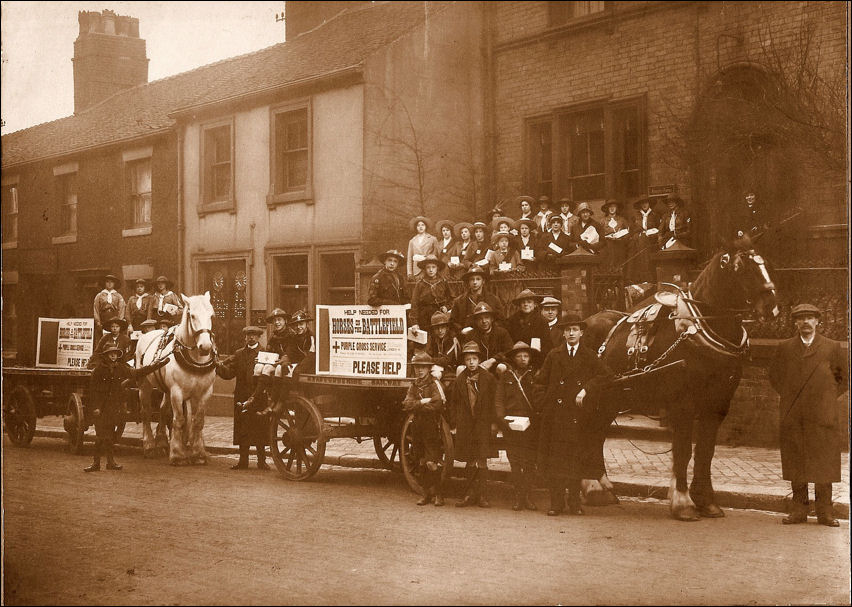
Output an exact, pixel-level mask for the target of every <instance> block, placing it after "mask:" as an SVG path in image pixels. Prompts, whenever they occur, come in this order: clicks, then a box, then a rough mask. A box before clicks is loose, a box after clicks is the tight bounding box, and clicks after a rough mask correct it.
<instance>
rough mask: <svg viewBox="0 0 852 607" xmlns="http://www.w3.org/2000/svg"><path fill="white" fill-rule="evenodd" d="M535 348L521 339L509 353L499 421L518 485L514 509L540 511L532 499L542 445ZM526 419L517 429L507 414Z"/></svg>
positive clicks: (498, 403)
mask: <svg viewBox="0 0 852 607" xmlns="http://www.w3.org/2000/svg"><path fill="white" fill-rule="evenodd" d="M532 355H533V350H532V348H530V346H529V345H528V344H527V343H525V342H523V341H518V342H516V343H515V345H514V346H513V347H512V349H511V350H509V351H508V352H507V353H506V360H507V362H508V367H507V368H506V370H505V371H504V372H503V373H501V374H500V376H499V377H498V378H497V393H496V396H495V410H496V414H497V424H498V425H499V426H500V427H501V428H502V430H503V438H504V439H505V440H506V457H507V458H508V459H509V464H510V465H511V470H512V484H513V485H514V486H515V500H514V502H513V503H512V510H515V511H518V510H522V509H524V508H526V509H528V510H536V509H537V507H536V505H535V503H533V501H532V500H531V499H530V490H531V489H532V487H533V478H534V475H535V458H536V446H537V444H538V419H537V418H538V416H539V414H540V411H539V398H538V394H537V389H536V387H535V385H534V384H533V368H532V365H531V364H530V363H531V360H532ZM507 415H508V416H513V417H519V418H526V419H527V420H528V422H529V426H528V427H527V428H526V429H523V430H522V429H513V428H512V427H511V426H510V422H509V421H508V420H507V419H506V416H507Z"/></svg>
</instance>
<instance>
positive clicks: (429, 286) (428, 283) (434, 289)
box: [411, 255, 453, 328]
mask: <svg viewBox="0 0 852 607" xmlns="http://www.w3.org/2000/svg"><path fill="white" fill-rule="evenodd" d="M417 266H418V267H419V268H420V269H421V270H422V272H421V273H420V278H419V279H418V280H417V284H416V285H414V293H413V294H412V296H411V318H412V322H413V327H417V328H421V327H428V326H429V322H430V319H431V318H432V314H434V313H435V312H436V311H438V310H440V311H441V312H446V311H447V310H448V309H449V308H448V306H449V305H450V304H451V303H452V301H453V294H452V292H451V291H450V283H449V282H447V279H446V278H444V277H443V276H442V275H441V274H440V271H441V270H443V269H444V267H445V266H444V262H443V261H441V260H440V259H438V258H437V257H435V256H434V255H427V256H426V258H425V259H422V260H420V261H418V262H417Z"/></svg>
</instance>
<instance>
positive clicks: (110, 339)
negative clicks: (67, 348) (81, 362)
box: [86, 316, 134, 369]
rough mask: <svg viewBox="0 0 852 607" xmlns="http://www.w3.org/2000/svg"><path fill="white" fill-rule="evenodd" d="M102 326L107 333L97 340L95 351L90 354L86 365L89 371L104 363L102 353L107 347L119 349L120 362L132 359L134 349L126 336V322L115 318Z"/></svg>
mask: <svg viewBox="0 0 852 607" xmlns="http://www.w3.org/2000/svg"><path fill="white" fill-rule="evenodd" d="M104 326H105V327H106V328H107V330H108V331H109V333H107V334H106V335H104V336H103V337H101V338H100V339H99V340H98V345H97V346H95V351H94V352H92V357H91V358H90V359H89V364H88V365H86V367H87V368H89V369H94V368H95V367H96V366H97V365H99V364H101V363H103V362H105V361H104V357H103V353H104V351H105V350H106V348H107V347H116V348H119V349H120V350H121V352H122V354H121V357H120V358H121V361H122V362H126V361H128V360H130V359H131V358H133V354H134V349H133V347H132V346H133V344H132V343H131V341H130V337H128V336H127V321H126V320H124V319H123V318H119V317H117V316H116V317H114V318H110V319H109V320H107V321H105V323H104Z"/></svg>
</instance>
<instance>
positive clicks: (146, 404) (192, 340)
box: [136, 291, 217, 466]
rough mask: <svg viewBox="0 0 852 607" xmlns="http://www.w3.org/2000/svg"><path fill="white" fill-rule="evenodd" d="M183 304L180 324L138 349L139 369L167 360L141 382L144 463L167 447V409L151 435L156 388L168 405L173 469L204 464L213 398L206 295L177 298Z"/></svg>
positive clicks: (149, 336)
mask: <svg viewBox="0 0 852 607" xmlns="http://www.w3.org/2000/svg"><path fill="white" fill-rule="evenodd" d="M181 299H182V300H183V303H184V308H183V313H182V316H181V320H180V323H178V324H177V325H175V326H174V327H170V328H169V329H168V330H167V331H163V330H156V331H151V332H150V333H146V334H144V335H142V336H141V337H140V339H139V342H138V343H137V344H136V367H137V368H139V367H140V366H142V365H149V364H151V363H152V362H156V361H158V360H160V359H162V358H163V357H167V356H169V357H171V358H170V360H169V362H168V363H167V364H166V365H165V366H163V367H162V368H161V369H158V370H157V371H155V372H153V373H151V374H150V375H147V376H145V378H144V379H143V380H141V386H140V394H139V400H140V407H141V412H142V446H143V449H144V452H145V456H146V457H151V456H152V455H153V454H155V453H156V452H157V451H158V450H159V449H163V450H165V444H166V434H165V426H166V425H165V423H164V419H163V415H164V414H165V413H166V412H167V411H168V409H166V408H165V407H161V410H160V417H161V419H160V420H159V423H158V424H157V436H156V438H155V437H154V435H153V433H152V432H151V418H152V410H151V392H152V390H153V389H154V388H158V389H159V390H160V391H161V392H162V393H163V394H164V395H165V396H164V399H168V400H169V402H170V403H171V413H172V436H171V441H169V442H168V447H169V463H170V464H172V465H174V466H177V465H182V464H185V463H190V464H205V463H207V451H206V450H205V448H204V437H203V434H202V431H203V429H204V414H205V411H206V409H207V401H208V400H210V396H211V395H212V394H213V380H214V379H215V378H216V358H217V356H216V348H215V344H214V341H213V330H212V319H213V306H212V304H211V303H210V292H209V291H208V292H206V293H204V295H193V296H191V297H187V296H186V295H183V294H181ZM184 405H186V407H185V408H184ZM184 409H185V410H184ZM187 429H188V432H187ZM185 434H186V436H185Z"/></svg>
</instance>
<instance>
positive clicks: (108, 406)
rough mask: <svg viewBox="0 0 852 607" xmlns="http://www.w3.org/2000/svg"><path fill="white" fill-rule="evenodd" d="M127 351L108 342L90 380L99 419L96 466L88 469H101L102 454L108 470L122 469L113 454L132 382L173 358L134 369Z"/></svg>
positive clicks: (89, 404)
mask: <svg viewBox="0 0 852 607" xmlns="http://www.w3.org/2000/svg"><path fill="white" fill-rule="evenodd" d="M123 355H124V350H122V349H121V347H119V346H116V345H107V346H106V347H105V348H104V349H103V351H102V352H101V359H102V362H101V363H100V364H98V365H97V366H96V367H95V370H94V371H92V376H91V378H90V379H89V392H88V402H87V403H86V408H87V409H88V410H89V412H90V414H91V416H92V418H93V419H94V422H95V434H96V436H97V438H96V439H95V455H94V459H93V460H92V465H91V466H89V467H87V468H83V470H84V471H85V472H97V471H98V470H100V469H101V457H102V456H106V460H107V465H106V467H107V470H121V466H120V465H119V464H117V463H116V461H115V458H114V456H113V443H115V427H116V426H117V425H118V424H119V423H121V422H122V421H123V420H124V402H125V394H126V389H127V387H128V383H129V382H131V381H133V380H135V379H136V378H139V377H142V376H143V375H147V374H148V373H152V372H153V371H156V370H157V369H159V368H160V367H162V366H164V365H165V364H166V363H168V362H169V357H167V356H166V357H164V358H162V359H160V360H159V361H157V362H155V363H153V364H150V365H147V366H145V367H141V368H139V369H133V368H131V367H129V366H127V365H126V364H124V363H123V362H122V360H121V359H122V356H123Z"/></svg>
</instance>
